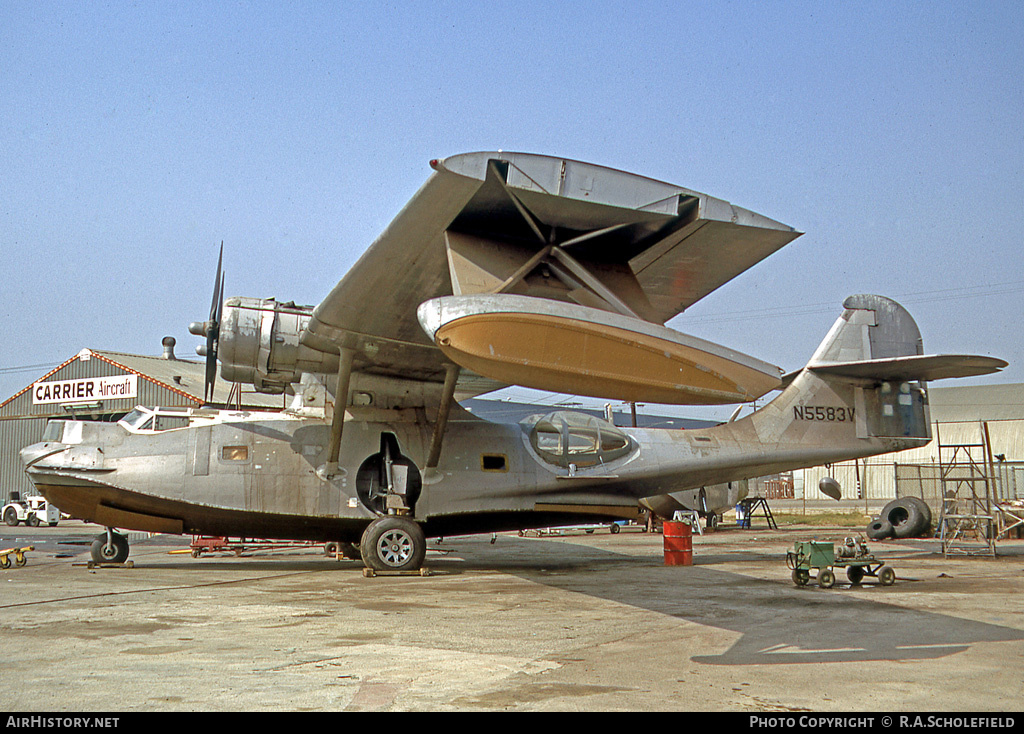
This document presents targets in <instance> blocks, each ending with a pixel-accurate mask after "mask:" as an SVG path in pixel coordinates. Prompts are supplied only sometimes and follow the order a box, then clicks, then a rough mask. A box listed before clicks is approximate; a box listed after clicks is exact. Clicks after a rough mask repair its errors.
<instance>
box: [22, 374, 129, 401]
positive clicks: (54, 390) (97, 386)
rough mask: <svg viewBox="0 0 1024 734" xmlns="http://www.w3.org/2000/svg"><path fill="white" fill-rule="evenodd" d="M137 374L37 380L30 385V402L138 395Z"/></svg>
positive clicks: (116, 397) (103, 398)
mask: <svg viewBox="0 0 1024 734" xmlns="http://www.w3.org/2000/svg"><path fill="white" fill-rule="evenodd" d="M138 386H139V376H138V375H118V376H116V377H84V378H82V379H79V380H58V381H55V382H37V383H35V384H34V385H33V386H32V404H33V405H44V404H46V403H86V402H93V401H96V400H118V399H120V398H134V397H137V396H138Z"/></svg>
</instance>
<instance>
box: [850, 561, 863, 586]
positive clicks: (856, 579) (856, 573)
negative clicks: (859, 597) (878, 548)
mask: <svg viewBox="0 0 1024 734" xmlns="http://www.w3.org/2000/svg"><path fill="white" fill-rule="evenodd" d="M846 576H847V578H849V579H850V583H851V584H853V585H854V586H860V582H861V581H863V580H864V567H863V566H850V567H849V568H847V569H846Z"/></svg>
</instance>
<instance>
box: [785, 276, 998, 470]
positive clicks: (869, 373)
mask: <svg viewBox="0 0 1024 734" xmlns="http://www.w3.org/2000/svg"><path fill="white" fill-rule="evenodd" d="M843 306H844V308H845V310H844V311H843V314H842V316H840V317H839V319H838V320H837V321H836V323H835V325H833V327H832V329H831V330H830V331H829V333H828V335H827V336H826V337H825V339H824V341H822V342H821V344H820V345H819V346H818V349H817V350H816V351H815V353H814V356H813V357H811V360H810V362H808V364H807V366H806V367H805V368H804V369H802V370H800V371H799V372H797V373H795V374H793V375H787V377H786V378H785V382H786V383H787V384H788V387H787V388H786V389H785V390H784V391H783V393H782V395H780V396H779V397H778V398H777V399H776V401H773V403H775V404H776V405H777V407H779V408H781V409H782V411H785V412H788V413H789V416H788V419H789V420H791V421H792V422H793V423H796V424H801V425H806V423H807V422H814V423H817V424H819V426H820V428H821V429H822V430H817V431H800V432H799V435H801V436H802V437H804V438H805V439H806V440H811V441H814V440H822V441H824V440H829V439H826V436H827V435H829V434H831V435H832V436H833V438H834V439H836V440H839V436H840V435H843V436H845V437H846V440H849V438H853V436H850V435H849V434H847V433H846V432H845V431H829V430H826V425H825V424H836V423H846V424H847V425H850V424H851V423H852V424H853V425H854V426H855V428H856V432H855V436H856V439H872V438H880V439H896V440H897V441H898V442H899V446H898V447H897V446H890V447H889V448H887V450H896V449H897V448H909V447H910V446H912V445H920V444H921V442H926V441H927V440H930V439H931V430H930V425H929V416H928V393H927V390H926V388H925V386H924V383H925V382H927V381H930V380H938V379H943V378H947V377H969V376H975V375H984V374H990V373H992V372H997V371H999V370H1000V369H1002V368H1003V367H1005V366H1006V362H1004V361H1003V360H1001V359H995V358H992V357H982V356H974V355H960V354H953V355H925V354H924V349H923V346H922V342H921V332H920V330H919V329H918V328H917V324H916V323H915V322H914V319H913V317H911V315H910V314H909V313H908V312H907V310H906V309H905V308H903V306H901V305H900V304H898V303H896V302H895V301H893V300H892V299H889V298H885V297H883V296H873V295H856V296H850V297H849V298H847V299H846V301H844V303H843ZM783 415H785V413H783ZM780 417H782V416H780ZM835 427H836V428H838V427H839V426H835ZM780 428H782V426H780ZM789 428H790V426H786V427H785V428H782V430H783V435H785V434H786V433H788V430H789ZM908 439H909V441H908ZM840 442H842V441H840ZM875 453H880V452H878V451H876V452H875Z"/></svg>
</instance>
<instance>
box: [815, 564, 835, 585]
mask: <svg viewBox="0 0 1024 734" xmlns="http://www.w3.org/2000/svg"><path fill="white" fill-rule="evenodd" d="M835 583H836V575H835V574H834V573H832V570H831V569H828V568H823V569H821V570H820V571H818V586H820V587H821V588H823V589H831V588H832V586H833V585H835Z"/></svg>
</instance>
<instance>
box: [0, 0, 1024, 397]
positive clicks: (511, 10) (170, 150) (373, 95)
mask: <svg viewBox="0 0 1024 734" xmlns="http://www.w3.org/2000/svg"><path fill="white" fill-rule="evenodd" d="M1022 76H1024V4H1022V3H1020V2H999V1H997V0H990V1H987V2H984V3H952V2H934V3H922V2H861V3H839V2H834V3H831V2H825V3H822V2H820V1H818V2H806V3H805V2H787V1H785V0H780V2H773V3H750V2H713V1H712V2H679V1H678V0H676V1H673V2H653V1H650V2H644V1H643V0H640V1H639V2H603V1H601V0H592V1H590V2H551V1H550V0H548V1H547V2H532V1H530V0H514V1H512V2H501V1H489V2H486V3H480V2H444V1H442V0H438V1H437V2H412V1H409V2H359V1H356V0H353V1H346V2H340V1H338V2H300V1H295V2H288V3H277V2H217V3H209V2H175V3H167V2H146V1H142V2H130V3H129V2H94V3H81V2H46V1H45V0H44V1H41V2H33V3H18V2H13V0H0V268H2V270H0V401H2V400H4V399H6V398H7V397H9V396H10V395H12V394H13V393H14V392H16V391H17V390H19V389H21V388H22V387H24V386H25V385H27V384H30V383H31V382H32V381H33V380H35V379H37V378H38V377H39V376H40V375H42V374H43V373H44V372H45V371H46V370H47V369H48V368H50V367H52V366H55V365H56V364H58V363H60V362H62V361H64V360H66V359H68V358H69V357H71V356H73V355H74V354H76V353H77V352H78V351H80V350H81V349H82V348H83V347H88V348H92V349H100V350H116V351H123V352H131V353H139V354H159V353H160V351H161V346H160V341H161V339H162V338H163V337H164V336H166V335H171V336H174V337H175V338H176V339H177V342H178V346H177V353H178V356H179V357H183V356H188V355H191V354H193V349H194V347H195V346H196V345H197V344H198V343H199V341H200V340H199V339H198V338H197V337H193V336H192V335H190V334H189V333H188V324H189V323H190V322H191V321H201V320H204V319H205V318H206V317H207V315H208V313H209V309H210V300H211V297H212V292H213V281H214V271H215V268H216V261H217V250H218V248H219V246H220V244H221V242H223V243H224V269H225V273H226V293H227V294H228V295H232V296H233V295H240V296H255V297H276V298H278V299H281V300H293V301H295V302H297V303H303V304H309V305H315V304H316V303H318V302H319V301H320V300H321V299H322V298H323V297H324V296H325V295H327V293H328V291H329V290H330V289H331V288H332V287H333V285H334V284H335V283H336V282H337V281H338V280H339V279H340V278H341V277H342V275H343V274H344V273H345V272H346V271H347V269H348V268H349V267H350V266H351V265H352V264H353V263H354V262H355V260H356V259H357V258H358V257H359V255H360V254H361V253H362V252H363V251H364V250H365V249H366V248H367V247H368V246H369V245H370V244H371V243H372V242H373V240H374V239H375V238H376V236H377V235H378V234H379V233H380V232H381V231H382V230H383V229H384V228H385V227H386V226H387V224H388V222H390V221H391V219H392V218H393V217H394V216H395V214H397V213H398V211H399V210H400V209H401V208H402V206H403V205H404V204H405V203H406V202H407V201H408V200H409V198H410V197H411V196H412V195H413V194H414V193H415V192H416V190H417V189H418V188H419V187H420V186H421V185H422V184H423V182H424V181H426V179H427V177H428V176H429V175H430V172H431V171H430V168H429V165H428V162H429V161H430V160H431V159H433V158H443V157H445V156H449V155H453V154H457V153H463V152H470V151H476V150H499V149H500V150H516V151H525V152H532V153H543V154H547V155H555V156H561V157H565V158H572V159H577V160H584V161H588V162H592V163H597V164H601V165H605V166H610V167H613V168H619V169H623V170H627V171H630V172H633V173H638V174H641V175H644V176H648V177H651V178H656V179H660V180H664V181H668V182H671V183H673V184H678V185H679V186H682V187H686V188H689V189H694V190H697V191H702V192H705V193H707V194H710V195H712V196H715V197H718V198H722V199H726V200H728V201H731V202H732V203H734V204H736V205H738V206H742V207H744V208H747V209H751V210H753V211H755V212H758V213H760V214H764V215H765V216H768V217H771V218H772V219H776V220H778V221H781V222H784V223H785V224H788V225H790V226H793V227H795V228H796V229H798V230H799V231H801V232H804V233H805V234H804V235H803V236H801V237H800V238H798V239H797V240H795V241H794V242H793V243H791V244H790V245H788V246H787V247H785V248H783V249H782V250H780V251H779V252H777V253H775V254H774V255H772V256H771V257H769V258H768V259H767V260H765V261H764V262H762V263H761V264H759V265H757V266H756V267H754V268H752V269H751V270H749V271H747V272H746V273H744V274H742V275H741V276H739V277H737V278H736V279H734V280H733V281H731V282H729V283H727V284H726V285H724V286H723V287H721V288H720V289H719V290H717V291H716V292H714V293H712V294H711V295H709V296H708V297H706V298H705V299H703V300H702V301H700V302H698V303H697V304H695V305H694V306H693V307H692V308H690V309H689V310H688V311H687V312H686V313H684V314H682V315H680V316H678V317H676V318H675V319H674V320H672V321H671V322H670V323H669V325H670V326H672V327H674V328H676V329H678V330H680V331H682V332H684V333H688V334H693V335H695V336H699V337H702V338H705V339H710V340H712V341H715V342H718V343H721V344H724V345H726V346H728V347H731V348H734V349H738V350H740V351H742V352H745V353H747V354H751V355H753V356H756V357H758V358H760V359H762V360H765V361H768V362H771V363H773V364H777V365H779V366H780V367H782V368H783V369H784V370H786V371H790V370H794V369H797V368H799V367H801V366H802V365H803V364H804V363H805V362H806V361H807V359H808V358H809V357H810V356H811V354H812V352H813V351H814V348H815V347H816V346H817V344H818V342H819V341H820V340H821V339H822V338H823V337H824V335H825V333H826V332H827V331H828V329H829V327H830V326H831V324H832V322H833V321H834V320H835V319H836V317H837V316H838V315H839V313H840V312H841V310H842V309H841V304H842V301H843V299H844V298H845V297H846V296H847V295H850V294H853V293H878V294H882V295H886V296H890V297H892V298H895V299H896V300H898V301H900V302H901V303H902V304H903V305H904V306H906V307H907V308H908V309H909V310H910V312H911V313H912V314H913V315H914V317H915V319H916V321H917V323H918V325H919V327H920V329H921V332H922V335H923V338H924V344H925V351H926V352H927V353H973V354H985V355H991V356H996V357H1000V358H1002V359H1005V360H1007V361H1009V362H1010V366H1009V367H1008V368H1007V369H1006V370H1005V371H1004V372H1002V373H1001V374H999V375H996V376H991V377H986V378H972V380H969V381H963V384H983V383H991V382H1024V328H1022V323H1021V322H1022V318H1021V317H1022V308H1021V306H1022V296H1024V265H1022V259H1021V250H1022V239H1024V193H1022V192H1024V85H1022V84H1021V83H1020V80H1021V78H1022ZM940 384H943V383H940ZM944 384H952V383H944ZM514 394H515V395H516V396H518V397H520V398H522V399H530V400H533V401H536V402H538V403H539V404H545V403H552V402H558V401H564V400H566V399H567V398H565V396H549V395H546V394H533V393H514ZM689 412H690V413H692V414H693V415H699V413H698V412H696V411H693V410H690V411H689ZM728 412H731V408H730V409H729V411H728Z"/></svg>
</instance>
